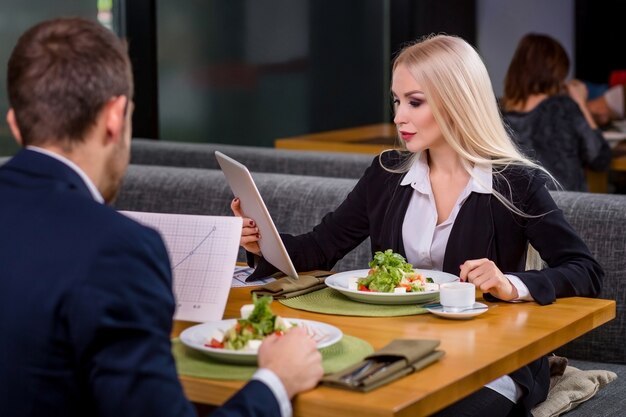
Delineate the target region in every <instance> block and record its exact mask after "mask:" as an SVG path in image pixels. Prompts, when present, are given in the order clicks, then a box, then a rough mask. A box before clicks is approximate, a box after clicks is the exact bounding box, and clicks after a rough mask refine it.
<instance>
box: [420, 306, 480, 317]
mask: <svg viewBox="0 0 626 417" xmlns="http://www.w3.org/2000/svg"><path fill="white" fill-rule="evenodd" d="M474 308H476V309H477V310H469V311H462V312H460V313H453V312H450V311H444V309H443V307H431V308H427V309H426V310H428V311H430V312H431V313H433V314H434V315H436V316H440V317H445V318H447V319H469V318H472V317H475V316H478V315H479V314H483V313H484V312H485V311H487V310H488V309H489V308H488V307H487V304H483V303H474Z"/></svg>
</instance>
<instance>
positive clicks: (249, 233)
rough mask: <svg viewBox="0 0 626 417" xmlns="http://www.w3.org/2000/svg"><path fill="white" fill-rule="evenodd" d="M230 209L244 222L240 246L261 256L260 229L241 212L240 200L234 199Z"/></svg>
mask: <svg viewBox="0 0 626 417" xmlns="http://www.w3.org/2000/svg"><path fill="white" fill-rule="evenodd" d="M230 209H231V210H232V211H233V214H234V215H235V216H237V217H241V218H242V220H243V227H242V228H241V239H240V240H239V244H240V245H241V246H243V248H244V249H245V250H247V251H248V252H251V253H254V254H255V255H259V256H261V248H260V247H259V239H260V238H261V235H260V234H259V228H258V227H257V225H256V223H255V221H254V220H253V219H251V218H249V217H245V216H244V214H243V212H242V211H241V201H240V200H239V199H238V198H234V199H233V201H232V202H231V203H230Z"/></svg>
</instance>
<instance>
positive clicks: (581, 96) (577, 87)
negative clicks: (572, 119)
mask: <svg viewBox="0 0 626 417" xmlns="http://www.w3.org/2000/svg"><path fill="white" fill-rule="evenodd" d="M566 86H567V92H568V93H569V95H570V97H571V98H572V100H574V101H575V102H576V104H578V107H579V108H580V111H581V112H582V114H583V115H584V116H585V119H586V120H587V123H589V126H591V128H592V129H597V128H598V124H597V123H596V121H595V120H594V118H593V115H592V114H591V111H589V108H588V107H587V97H588V96H589V91H588V90H587V86H586V85H585V83H583V82H582V81H580V80H575V79H574V80H570V81H568V82H567V84H566Z"/></svg>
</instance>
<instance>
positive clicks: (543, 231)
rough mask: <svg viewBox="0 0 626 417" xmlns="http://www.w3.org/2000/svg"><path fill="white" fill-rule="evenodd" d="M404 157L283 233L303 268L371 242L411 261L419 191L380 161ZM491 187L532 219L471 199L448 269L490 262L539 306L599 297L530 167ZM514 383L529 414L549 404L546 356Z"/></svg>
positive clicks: (460, 218) (596, 281)
mask: <svg viewBox="0 0 626 417" xmlns="http://www.w3.org/2000/svg"><path fill="white" fill-rule="evenodd" d="M406 156H407V155H406V154H398V153H396V152H387V153H384V154H383V155H382V157H381V160H380V161H379V159H378V157H376V158H374V160H373V162H372V164H371V166H370V167H369V168H368V169H367V170H366V171H365V173H364V175H363V177H362V178H361V179H360V180H359V182H358V183H357V185H356V186H355V187H354V189H353V190H352V191H351V192H350V193H349V194H348V196H347V197H346V199H345V201H344V202H343V203H342V204H341V205H340V206H339V207H338V208H337V209H336V210H335V211H334V212H332V213H329V214H327V215H326V216H324V218H323V219H322V222H321V223H320V224H319V225H317V226H316V227H314V228H313V231H311V232H310V233H306V234H303V235H299V236H291V235H282V238H283V241H284V242H285V246H286V248H287V250H288V252H289V254H290V256H291V258H292V260H293V262H294V266H295V267H296V269H297V270H300V271H309V270H315V269H327V270H328V269H331V268H332V267H333V265H334V264H335V263H336V262H337V261H338V260H339V259H341V258H342V257H343V256H344V255H346V254H347V253H348V252H350V251H351V250H352V249H354V248H355V247H356V246H358V245H359V244H360V243H361V242H362V241H363V240H365V239H366V238H367V237H368V236H369V237H370V239H371V244H372V254H373V253H374V252H375V251H383V250H386V249H393V250H394V251H395V252H398V253H400V254H402V255H403V256H405V253H404V245H403V243H402V241H403V237H402V223H403V221H404V217H405V213H406V210H407V207H408V204H409V200H410V197H411V194H412V193H413V188H412V187H411V186H408V185H407V186H401V185H400V182H401V180H402V178H403V176H404V174H400V173H392V172H389V171H387V170H385V169H384V168H382V166H381V163H382V164H384V166H385V167H396V166H397V165H398V164H399V163H400V162H402V161H403V160H404V158H406ZM493 188H494V190H497V191H499V192H500V193H502V194H503V195H505V196H506V197H507V198H508V199H509V200H510V201H512V202H513V203H514V204H515V205H516V207H518V208H519V209H521V210H522V211H523V213H525V214H526V216H520V215H517V214H515V213H514V212H513V211H511V210H510V209H509V208H507V207H506V206H505V205H504V204H503V203H501V202H500V201H499V200H498V199H497V198H496V197H495V196H494V195H492V194H479V193H472V194H470V196H469V197H468V198H467V199H466V200H465V202H464V203H463V206H462V207H461V210H460V211H459V214H458V215H457V218H456V220H455V222H454V225H453V227H452V231H451V233H450V237H449V240H448V244H447V247H446V251H445V255H444V263H443V270H444V271H445V272H449V273H452V274H454V275H459V272H460V271H459V265H461V264H462V263H463V262H465V261H466V260H468V259H478V258H489V259H491V260H492V261H494V262H495V263H496V265H497V266H498V267H499V268H500V270H502V271H503V272H504V273H513V274H515V275H516V276H518V277H519V278H520V279H521V280H522V282H524V284H525V285H526V286H527V287H528V289H529V291H530V294H531V295H532V297H533V298H534V299H535V301H536V302H537V303H539V304H541V305H545V304H549V303H552V302H553V301H554V300H555V298H556V297H570V296H588V297H594V296H597V295H598V294H599V292H600V289H601V284H602V277H603V271H602V268H601V267H600V265H599V264H598V263H597V262H596V261H595V259H594V258H593V256H592V255H591V253H590V252H589V249H588V248H587V246H586V245H585V243H584V242H583V241H582V240H581V239H580V237H579V236H578V235H577V234H576V232H575V231H574V230H573V229H572V227H571V226H570V224H569V223H568V222H567V221H566V220H565V218H564V217H563V213H562V211H561V210H560V209H559V208H558V207H557V206H556V204H555V202H554V200H553V199H552V197H551V196H550V194H549V192H548V190H547V189H546V187H545V181H544V179H543V178H542V176H541V175H539V174H538V173H537V172H534V171H532V170H529V169H526V168H519V167H509V168H507V169H506V170H504V171H503V172H502V175H494V179H493ZM416 233H419V230H416ZM528 243H530V244H532V245H533V247H534V248H535V249H536V250H537V251H538V252H539V254H540V255H541V258H542V259H543V260H544V261H545V262H546V263H547V265H548V267H547V268H545V269H543V270H541V271H524V266H525V262H526V252H527V246H528ZM364 266H365V265H364ZM275 271H276V269H275V268H274V267H273V266H272V265H269V264H268V263H267V262H265V261H264V260H262V259H261V260H260V262H259V263H258V265H257V271H255V275H264V276H267V275H270V274H271V273H273V272H275ZM486 297H487V298H489V295H488V294H486ZM511 377H512V378H513V380H515V381H516V382H517V383H519V384H520V385H521V386H522V387H523V388H524V391H525V396H524V397H523V399H522V401H521V405H522V406H524V407H525V408H526V410H527V412H529V410H530V408H532V406H534V405H535V404H537V403H539V402H541V401H543V400H544V399H545V397H546V395H547V392H548V388H549V374H548V366H547V360H545V358H544V359H541V360H538V361H536V362H533V363H532V364H530V365H529V366H526V367H524V368H522V369H520V370H518V371H516V372H514V373H513V374H511Z"/></svg>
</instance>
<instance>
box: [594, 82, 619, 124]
mask: <svg viewBox="0 0 626 417" xmlns="http://www.w3.org/2000/svg"><path fill="white" fill-rule="evenodd" d="M624 89H626V84H618V85H614V86H612V87H611V88H609V89H608V90H606V91H605V92H604V93H603V94H602V95H600V96H598V97H596V98H594V99H591V100H587V108H588V109H589V112H590V113H591V115H592V116H593V119H594V120H595V122H596V123H597V124H598V125H599V126H605V125H608V124H610V123H611V122H612V121H614V120H620V119H623V118H624V97H625V95H624Z"/></svg>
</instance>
